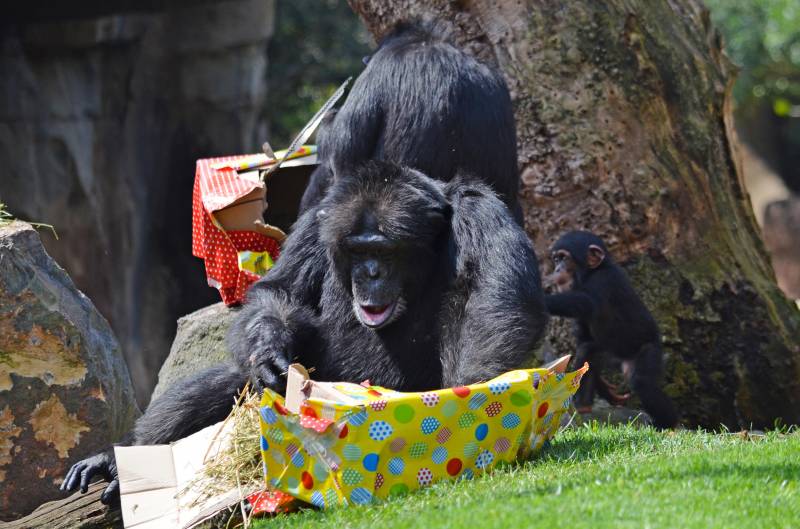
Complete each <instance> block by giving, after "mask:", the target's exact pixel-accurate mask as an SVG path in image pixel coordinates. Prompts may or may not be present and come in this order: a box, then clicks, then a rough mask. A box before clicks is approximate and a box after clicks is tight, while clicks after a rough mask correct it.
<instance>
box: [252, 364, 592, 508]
mask: <svg viewBox="0 0 800 529" xmlns="http://www.w3.org/2000/svg"><path fill="white" fill-rule="evenodd" d="M568 361H569V357H565V358H564V359H561V360H560V361H558V362H557V363H554V364H553V365H551V366H549V367H545V368H539V369H526V370H517V371H511V372H508V373H505V374H503V375H501V376H499V377H497V378H495V379H493V380H491V381H489V382H485V383H481V384H474V385H471V386H465V387H454V388H448V389H443V390H437V391H429V392H424V393H400V392H396V391H392V390H388V389H385V388H381V387H377V386H368V385H367V386H362V385H356V384H348V383H320V382H314V381H310V380H308V379H307V373H305V371H304V370H303V369H302V367H301V366H297V365H294V366H292V368H291V369H290V372H289V380H288V381H287V397H286V399H284V398H283V397H281V396H279V395H278V394H276V393H274V392H272V391H270V390H266V391H265V392H264V395H263V398H262V401H261V410H260V416H261V453H262V458H263V461H264V469H265V473H266V482H267V484H268V486H270V487H274V488H275V489H278V490H281V491H283V492H286V493H289V494H291V495H292V496H294V497H296V498H298V499H301V500H304V501H307V502H309V503H311V504H313V505H315V506H317V507H323V508H327V507H333V506H337V505H347V504H351V503H352V504H365V503H371V502H373V501H376V500H383V499H386V498H388V497H390V496H393V495H396V494H403V493H405V492H408V491H410V490H414V489H418V488H420V487H425V486H427V485H430V484H432V483H434V482H436V481H439V480H444V479H448V480H460V479H469V478H472V477H473V476H474V475H476V474H480V473H483V472H486V471H488V470H490V469H492V468H493V467H495V466H496V465H497V464H498V463H500V462H510V461H514V460H517V459H519V458H525V457H527V456H529V455H530V454H531V453H534V452H536V451H538V450H539V449H541V447H542V446H543V444H544V443H546V442H547V441H548V440H549V439H551V438H552V437H553V435H555V433H556V431H557V430H558V428H559V425H560V417H561V415H562V414H563V413H564V411H565V410H566V409H567V408H568V407H569V403H570V399H571V397H572V395H573V394H574V393H575V391H577V389H578V386H579V383H580V379H581V377H582V376H583V374H584V373H585V372H586V371H587V370H588V365H584V366H583V367H581V368H580V369H578V370H577V371H574V372H572V373H564V372H563V370H564V368H565V366H566V363H567V362H568Z"/></svg>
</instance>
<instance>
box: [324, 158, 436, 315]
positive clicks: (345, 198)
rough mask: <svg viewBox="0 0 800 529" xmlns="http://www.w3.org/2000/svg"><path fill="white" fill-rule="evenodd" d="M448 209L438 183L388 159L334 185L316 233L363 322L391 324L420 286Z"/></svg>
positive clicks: (430, 267) (433, 261)
mask: <svg viewBox="0 0 800 529" xmlns="http://www.w3.org/2000/svg"><path fill="white" fill-rule="evenodd" d="M449 211H450V207H449V205H448V203H447V200H446V199H445V197H444V195H443V193H442V184H441V183H439V182H436V181H435V180H432V179H430V178H428V177H426V176H425V175H423V174H422V173H420V172H418V171H414V170H411V169H407V168H404V167H399V166H396V165H393V164H389V163H385V162H378V161H371V162H368V163H366V164H364V165H363V166H361V167H359V168H358V169H356V170H355V171H353V172H351V173H348V174H344V175H341V178H339V179H338V180H337V181H336V183H335V184H334V185H333V187H331V189H330V191H329V192H328V194H327V195H326V197H325V199H324V200H323V202H322V203H321V205H320V208H319V210H318V213H317V216H318V218H319V219H320V233H321V237H322V241H323V244H325V245H326V247H327V249H328V256H329V259H330V262H331V264H332V267H333V272H334V274H335V276H336V277H337V278H338V281H339V282H340V283H341V285H342V286H343V287H344V289H345V290H346V291H347V292H348V293H350V295H351V296H352V303H353V311H354V312H355V315H356V317H357V318H358V320H359V321H360V322H361V323H362V324H363V325H365V326H367V327H370V328H373V329H379V328H382V327H385V326H387V325H389V324H390V323H392V322H393V321H396V320H397V319H398V318H400V317H401V316H402V315H403V312H404V310H405V309H406V307H407V306H408V305H409V304H411V303H413V302H414V301H415V300H416V299H417V298H418V297H419V295H420V293H422V292H424V291H425V289H426V286H427V283H428V280H429V279H430V278H431V276H432V275H433V272H434V270H435V265H436V262H437V257H438V255H439V253H440V252H439V246H440V234H442V233H443V232H444V231H445V226H446V224H447V223H446V221H447V219H448V217H449Z"/></svg>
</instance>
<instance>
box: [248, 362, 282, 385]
mask: <svg viewBox="0 0 800 529" xmlns="http://www.w3.org/2000/svg"><path fill="white" fill-rule="evenodd" d="M253 371H254V374H255V377H254V378H255V381H254V382H256V383H257V384H258V385H259V386H260V387H259V389H264V388H270V389H274V388H275V386H276V384H277V382H278V376H277V373H275V372H274V369H273V368H272V366H270V365H259V366H256V367H255V369H254V370H253Z"/></svg>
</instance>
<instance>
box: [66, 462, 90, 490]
mask: <svg viewBox="0 0 800 529" xmlns="http://www.w3.org/2000/svg"><path fill="white" fill-rule="evenodd" d="M84 468H86V465H84V464H83V461H80V462H78V463H75V464H74V465H72V468H70V469H69V471H68V472H67V475H66V477H64V481H63V482H62V483H61V490H63V491H65V492H68V491H71V490H72V489H74V488H75V487H76V485H77V484H78V478H79V477H80V474H81V471H82V470H83V469H84Z"/></svg>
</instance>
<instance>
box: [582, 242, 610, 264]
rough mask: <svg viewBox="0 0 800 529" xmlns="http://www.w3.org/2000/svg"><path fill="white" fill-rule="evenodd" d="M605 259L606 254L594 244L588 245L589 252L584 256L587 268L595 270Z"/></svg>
mask: <svg viewBox="0 0 800 529" xmlns="http://www.w3.org/2000/svg"><path fill="white" fill-rule="evenodd" d="M605 258H606V252H604V251H603V249H602V248H600V247H599V246H597V245H596V244H590V245H589V252H588V255H587V256H586V264H587V265H589V268H597V267H598V266H600V265H601V264H603V260H604V259H605Z"/></svg>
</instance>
